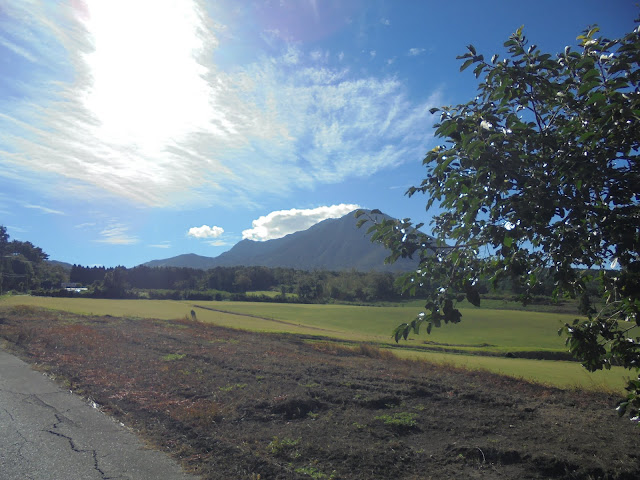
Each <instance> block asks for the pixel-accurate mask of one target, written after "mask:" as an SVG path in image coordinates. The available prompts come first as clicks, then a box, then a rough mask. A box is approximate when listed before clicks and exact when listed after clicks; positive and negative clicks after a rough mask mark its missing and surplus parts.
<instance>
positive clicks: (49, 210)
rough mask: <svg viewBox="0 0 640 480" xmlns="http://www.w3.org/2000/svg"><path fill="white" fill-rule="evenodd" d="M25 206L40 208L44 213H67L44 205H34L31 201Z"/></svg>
mask: <svg viewBox="0 0 640 480" xmlns="http://www.w3.org/2000/svg"><path fill="white" fill-rule="evenodd" d="M23 207H24V208H30V209H32V210H39V211H40V212H42V213H48V214H52V215H65V213H64V212H61V211H60V210H54V209H53V208H49V207H43V206H42V205H33V204H31V203H27V204H25V205H23Z"/></svg>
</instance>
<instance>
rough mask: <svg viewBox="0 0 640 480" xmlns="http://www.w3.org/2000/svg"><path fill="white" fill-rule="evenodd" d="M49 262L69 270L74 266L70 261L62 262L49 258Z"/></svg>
mask: <svg viewBox="0 0 640 480" xmlns="http://www.w3.org/2000/svg"><path fill="white" fill-rule="evenodd" d="M47 262H48V263H49V264H51V265H55V266H59V267H62V268H64V269H65V270H67V271H71V267H73V265H71V264H70V263H67V262H60V261H58V260H47Z"/></svg>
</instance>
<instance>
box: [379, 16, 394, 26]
mask: <svg viewBox="0 0 640 480" xmlns="http://www.w3.org/2000/svg"><path fill="white" fill-rule="evenodd" d="M380 23H381V24H382V25H387V26H389V25H391V20H389V19H388V18H381V19H380Z"/></svg>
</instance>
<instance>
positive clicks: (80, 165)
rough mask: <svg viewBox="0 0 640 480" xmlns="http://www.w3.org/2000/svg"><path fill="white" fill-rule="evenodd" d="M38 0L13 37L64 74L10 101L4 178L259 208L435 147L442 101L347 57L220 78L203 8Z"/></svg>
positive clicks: (243, 70)
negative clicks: (51, 4)
mask: <svg viewBox="0 0 640 480" xmlns="http://www.w3.org/2000/svg"><path fill="white" fill-rule="evenodd" d="M44 4H46V2H44V3H38V4H33V5H31V4H29V8H27V7H26V6H24V7H21V6H20V5H21V4H20V3H17V4H16V5H17V6H15V9H17V11H13V10H10V11H8V15H9V17H10V20H12V22H8V23H7V24H6V25H5V24H4V23H1V22H2V20H1V19H0V30H1V29H3V28H4V29H6V28H13V27H11V25H13V24H17V25H18V26H22V25H28V26H25V27H24V30H23V31H20V30H19V28H17V27H16V28H15V30H16V31H15V32H14V34H12V36H11V37H10V40H11V41H12V42H13V43H15V44H16V45H17V46H19V47H21V48H24V49H25V51H29V52H33V55H34V58H37V59H49V60H47V61H49V65H48V69H47V72H49V73H47V75H51V73H50V72H51V71H55V72H58V71H59V72H64V75H61V76H60V77H55V78H51V77H46V78H45V79H44V80H43V81H42V82H35V83H34V84H33V85H28V89H27V93H28V94H25V95H24V96H21V97H15V98H13V99H9V100H6V101H1V102H0V107H2V110H1V111H2V113H0V175H2V176H5V177H7V178H14V177H15V175H16V173H15V172H21V173H20V177H21V181H23V182H32V183H34V184H36V185H37V189H39V190H45V191H48V192H50V193H55V194H57V195H62V196H65V197H73V198H82V199H90V198H96V197H104V196H105V192H106V193H107V194H108V195H113V196H116V197H122V198H125V199H128V200H129V201H132V202H135V203H139V204H141V205H147V206H159V207H163V206H171V207H176V208H181V207H185V206H193V205H210V204H211V203H213V202H216V203H218V204H220V205H229V204H232V203H235V204H242V205H244V206H249V207H252V206H254V207H255V206H256V202H257V201H258V199H259V198H263V197H265V196H276V195H277V196H285V195H287V194H288V193H289V192H291V191H292V190H294V189H301V188H308V187H312V186H314V185H315V184H318V183H332V182H341V181H344V180H346V179H348V178H350V177H366V176H369V175H371V174H374V173H376V172H378V171H379V170H381V169H385V168H393V167H395V166H397V165H400V164H401V163H403V162H406V161H411V160H415V159H416V158H421V157H422V155H423V153H424V151H426V149H427V148H426V147H427V144H428V142H429V141H430V135H429V134H428V133H425V132H428V131H429V127H430V126H431V115H430V114H429V113H428V109H429V108H430V107H431V106H434V105H435V104H439V103H440V102H439V101H438V99H437V98H436V97H432V98H429V99H426V100H424V101H422V102H415V101H412V100H409V96H408V91H407V88H406V86H405V85H404V84H403V83H402V82H400V81H399V80H397V79H396V78H393V77H385V78H380V77H373V76H362V74H361V73H359V72H352V71H350V70H349V69H347V68H344V64H341V62H342V60H343V59H344V55H343V53H342V52H341V53H340V54H338V55H337V56H334V57H329V56H328V54H327V53H326V52H322V51H315V52H311V53H308V52H304V51H302V50H301V49H300V48H299V47H295V46H287V45H285V46H284V47H283V50H282V53H281V54H280V55H279V56H275V57H268V56H258V57H257V59H254V60H252V63H248V64H244V65H234V66H233V68H227V69H226V70H224V71H223V70H221V68H219V66H218V65H216V64H214V63H213V59H215V58H217V56H216V55H214V52H215V51H216V49H218V48H221V47H219V46H218V42H217V38H216V34H217V30H215V29H214V27H212V22H211V20H210V19H208V18H207V13H206V11H205V9H204V8H202V7H201V3H200V2H197V1H195V0H193V1H187V0H184V1H181V2H155V1H152V0H148V1H147V2H136V5H135V6H131V2H128V1H125V0H113V1H109V2H98V1H96V2H91V3H89V10H90V15H89V16H87V15H85V14H83V12H78V11H76V10H74V9H77V8H79V7H69V6H66V7H64V8H60V9H58V10H59V13H57V14H56V15H53V16H52V15H51V14H50V12H49V11H48V10H47V7H46V6H44ZM73 5H76V4H75V3H74V4H73ZM78 5H80V4H79V3H78ZM30 8H32V9H34V11H31V10H30ZM124 11H127V14H126V15H124V14H123V12H124ZM149 11H153V15H149V14H148V13H149ZM98 13H99V14H100V15H98ZM24 18H33V19H34V20H33V22H31V21H30V22H26V21H25V20H24ZM87 18H88V19H87ZM98 19H102V20H100V21H98ZM215 28H217V27H215ZM169 30H170V31H171V32H172V34H171V35H170V36H167V35H166V32H167V31H169ZM8 38H9V37H8ZM17 39H20V40H21V41H20V42H19V41H17ZM45 40H46V41H45ZM226 42H227V43H229V42H230V40H229V39H227V40H226ZM42 43H45V44H47V45H49V47H46V48H47V49H48V50H46V52H45V51H44V50H43V49H44V48H45V47H43V46H41V44H42ZM51 45H53V46H54V47H55V48H57V50H55V51H49V50H52V49H54V47H52V46H51ZM36 47H38V48H36ZM39 49H40V50H39ZM45 53H46V55H45ZM369 55H372V54H371V53H369ZM314 58H315V60H314ZM330 60H333V61H334V65H331V63H330ZM40 61H45V60H40ZM336 65H338V66H336ZM16 75H17V74H16ZM9 80H13V79H12V78H10V79H9ZM15 80H16V81H24V79H22V78H16V79H15ZM0 100H1V99H0ZM256 159H259V161H258V160H256ZM12 172H13V173H12ZM29 172H31V174H29ZM23 173H24V174H23ZM11 175H14V177H12V176H11ZM256 192H260V197H258V196H257V195H256Z"/></svg>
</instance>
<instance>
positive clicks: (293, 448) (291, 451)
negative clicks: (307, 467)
mask: <svg viewBox="0 0 640 480" xmlns="http://www.w3.org/2000/svg"><path fill="white" fill-rule="evenodd" d="M299 444H300V439H299V438H296V439H293V438H287V437H285V438H283V439H280V438H278V437H273V440H271V442H269V444H268V445H267V451H268V452H269V453H270V454H272V455H275V456H285V457H293V458H297V457H299V456H300V454H299V452H298V445H299Z"/></svg>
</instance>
